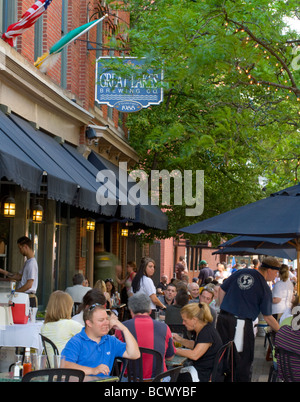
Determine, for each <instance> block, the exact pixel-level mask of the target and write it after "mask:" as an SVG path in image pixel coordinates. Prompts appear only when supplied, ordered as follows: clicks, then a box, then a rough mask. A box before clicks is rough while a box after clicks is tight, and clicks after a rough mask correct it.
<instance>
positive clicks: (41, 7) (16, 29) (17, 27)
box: [2, 0, 52, 46]
mask: <svg viewBox="0 0 300 402" xmlns="http://www.w3.org/2000/svg"><path fill="white" fill-rule="evenodd" d="M51 1H52V0H39V1H36V2H35V3H34V4H33V5H32V6H31V7H30V8H29V9H28V10H27V11H26V12H25V13H24V14H23V15H22V17H21V19H20V20H19V21H18V22H16V23H14V24H11V25H10V26H9V27H8V28H7V31H6V32H4V34H3V35H2V39H3V40H5V42H7V43H8V44H9V45H10V46H14V44H15V40H16V38H17V36H20V35H22V33H23V32H24V31H26V30H27V29H28V28H30V27H31V26H32V25H33V24H34V23H35V22H36V20H37V19H38V18H39V17H40V16H41V15H42V14H43V13H44V12H45V11H46V10H47V7H48V6H49V4H50V3H51Z"/></svg>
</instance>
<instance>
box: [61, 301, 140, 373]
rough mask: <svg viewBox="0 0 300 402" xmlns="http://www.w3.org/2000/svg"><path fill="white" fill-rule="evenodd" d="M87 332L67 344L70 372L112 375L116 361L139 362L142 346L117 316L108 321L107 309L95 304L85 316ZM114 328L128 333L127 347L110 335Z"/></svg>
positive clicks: (125, 335) (84, 331)
mask: <svg viewBox="0 0 300 402" xmlns="http://www.w3.org/2000/svg"><path fill="white" fill-rule="evenodd" d="M83 319H84V322H85V328H83V329H82V331H81V332H79V333H78V334H76V335H75V336H73V337H72V338H71V339H70V340H69V341H68V343H67V344H66V346H65V348H64V350H63V351H62V355H63V356H64V357H65V365H64V367H66V368H74V369H78V370H82V371H84V372H85V374H86V375H100V376H101V375H109V374H110V372H111V370H112V367H113V363H114V360H115V358H116V357H125V358H127V359H133V360H135V359H138V358H139V357H140V351H139V347H138V344H137V342H136V340H135V339H134V337H133V336H132V335H131V333H130V331H129V330H128V329H127V328H126V327H125V326H124V325H123V324H122V323H121V322H120V321H119V320H118V319H117V317H116V316H115V315H112V316H111V317H108V315H107V312H106V310H105V309H104V308H103V306H101V305H98V304H94V305H92V306H90V307H89V308H88V309H86V310H85V311H84V313H83ZM111 328H116V329H119V330H120V331H122V332H123V333H124V338H125V343H124V342H121V341H119V340H118V339H117V338H116V337H114V336H111V335H108V332H109V330H110V329H111Z"/></svg>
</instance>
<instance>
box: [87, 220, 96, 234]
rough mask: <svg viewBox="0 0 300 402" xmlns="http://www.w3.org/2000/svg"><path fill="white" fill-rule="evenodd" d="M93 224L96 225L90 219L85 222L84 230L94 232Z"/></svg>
mask: <svg viewBox="0 0 300 402" xmlns="http://www.w3.org/2000/svg"><path fill="white" fill-rule="evenodd" d="M95 224H96V222H95V221H94V220H92V219H90V220H87V222H86V230H89V231H92V232H93V231H94V230H95Z"/></svg>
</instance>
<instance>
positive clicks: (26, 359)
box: [23, 348, 32, 376]
mask: <svg viewBox="0 0 300 402" xmlns="http://www.w3.org/2000/svg"><path fill="white" fill-rule="evenodd" d="M31 368H32V364H31V358H30V348H25V357H24V361H23V376H24V375H25V374H27V373H29V372H30V371H31Z"/></svg>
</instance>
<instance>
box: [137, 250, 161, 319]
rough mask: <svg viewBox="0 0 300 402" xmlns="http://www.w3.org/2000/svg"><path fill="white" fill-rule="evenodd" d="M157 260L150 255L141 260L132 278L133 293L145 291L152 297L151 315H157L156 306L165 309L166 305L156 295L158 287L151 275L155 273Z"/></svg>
mask: <svg viewBox="0 0 300 402" xmlns="http://www.w3.org/2000/svg"><path fill="white" fill-rule="evenodd" d="M154 271H155V262H154V260H153V259H152V258H150V257H144V258H142V260H141V264H140V267H139V269H138V271H137V273H136V275H135V277H134V278H133V280H132V293H137V292H143V293H145V294H146V295H147V296H149V297H150V299H151V317H152V318H154V317H155V311H156V308H157V307H158V308H160V309H165V308H166V306H165V305H164V304H163V303H162V302H161V301H160V300H159V299H158V297H157V296H156V287H155V285H154V283H153V280H152V279H151V277H152V276H153V275H154Z"/></svg>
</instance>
